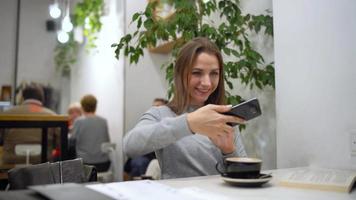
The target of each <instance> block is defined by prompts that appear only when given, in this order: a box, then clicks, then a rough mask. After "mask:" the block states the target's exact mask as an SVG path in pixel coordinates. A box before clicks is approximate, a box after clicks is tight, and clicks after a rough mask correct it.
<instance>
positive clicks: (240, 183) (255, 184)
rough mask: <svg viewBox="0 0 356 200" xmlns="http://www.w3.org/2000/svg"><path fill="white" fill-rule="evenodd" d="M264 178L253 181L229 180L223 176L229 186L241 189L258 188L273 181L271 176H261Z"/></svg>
mask: <svg viewBox="0 0 356 200" xmlns="http://www.w3.org/2000/svg"><path fill="white" fill-rule="evenodd" d="M261 176H263V178H251V179H249V178H248V179H243V178H229V177H225V176H221V178H222V179H223V180H224V181H225V182H226V183H229V184H232V185H236V186H241V187H258V186H261V185H262V184H265V183H267V182H268V181H270V180H271V179H272V176H271V175H266V174H261Z"/></svg>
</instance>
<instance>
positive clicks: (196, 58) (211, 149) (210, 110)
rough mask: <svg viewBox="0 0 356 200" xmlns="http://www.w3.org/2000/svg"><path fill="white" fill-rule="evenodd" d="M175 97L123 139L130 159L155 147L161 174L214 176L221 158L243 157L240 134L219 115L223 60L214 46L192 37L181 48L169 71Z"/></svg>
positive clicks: (153, 110) (223, 109)
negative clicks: (171, 69) (171, 71)
mask: <svg viewBox="0 0 356 200" xmlns="http://www.w3.org/2000/svg"><path fill="white" fill-rule="evenodd" d="M174 87H175V88H174V91H175V93H174V96H173V99H172V101H170V102H169V103H168V104H167V106H160V107H152V108H151V109H150V110H148V111H147V112H146V113H145V114H143V116H142V117H141V119H140V121H139V122H138V124H137V125H136V126H135V127H134V128H133V129H132V130H131V131H129V132H128V134H126V136H125V138H124V152H125V153H126V154H127V155H128V156H129V157H135V156H138V155H143V154H146V153H148V152H151V151H155V153H156V156H157V158H158V161H159V164H160V167H161V170H162V172H161V173H162V178H164V179H167V178H179V177H190V176H203V175H212V174H217V171H216V169H215V165H216V163H217V162H223V159H224V158H225V157H230V156H246V152H245V150H244V147H243V144H242V141H241V138H240V136H239V134H238V133H236V134H235V131H237V130H235V129H234V128H233V127H231V126H229V125H227V124H226V123H228V122H235V123H240V124H241V123H243V120H242V119H240V118H237V117H234V116H228V115H223V114H221V113H224V112H227V111H229V110H230V109H231V106H227V105H224V103H225V102H224V95H225V89H224V79H223V59H222V56H221V53H220V51H219V50H218V48H217V47H216V45H215V44H213V43H212V42H210V41H209V40H208V39H206V38H195V39H193V40H192V41H190V42H188V43H187V44H186V45H184V46H183V47H182V49H181V50H180V52H179V54H178V57H177V61H176V65H175V71H174Z"/></svg>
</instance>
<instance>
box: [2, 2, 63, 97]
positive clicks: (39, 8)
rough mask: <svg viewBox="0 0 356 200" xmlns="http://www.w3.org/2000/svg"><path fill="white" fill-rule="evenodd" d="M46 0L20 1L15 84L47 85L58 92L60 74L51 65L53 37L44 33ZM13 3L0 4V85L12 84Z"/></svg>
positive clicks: (13, 62)
mask: <svg viewBox="0 0 356 200" xmlns="http://www.w3.org/2000/svg"><path fill="white" fill-rule="evenodd" d="M50 2H51V1H50V0H26V1H21V8H20V24H19V49H18V72H17V84H20V83H21V82H23V81H26V82H31V81H35V82H39V83H42V84H50V85H51V86H52V87H53V88H55V89H57V90H60V87H61V86H60V75H59V73H57V72H56V70H55V67H54V62H53V55H54V54H53V49H54V47H55V44H56V34H55V33H54V32H47V31H46V20H47V19H49V18H50V17H49V14H48V5H49V3H50ZM16 17H17V1H11V0H1V1H0V27H1V28H0V35H1V37H0V69H1V71H0V85H2V84H13V80H14V65H15V44H16V43H15V40H16Z"/></svg>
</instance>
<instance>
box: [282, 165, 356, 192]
mask: <svg viewBox="0 0 356 200" xmlns="http://www.w3.org/2000/svg"><path fill="white" fill-rule="evenodd" d="M355 181H356V170H339V169H324V168H299V169H295V170H291V171H290V172H288V173H286V174H285V175H284V176H283V177H282V178H281V179H280V182H279V184H280V185H282V186H288V187H299V188H305V189H319V190H329V191H338V192H351V190H352V188H353V186H354V184H355Z"/></svg>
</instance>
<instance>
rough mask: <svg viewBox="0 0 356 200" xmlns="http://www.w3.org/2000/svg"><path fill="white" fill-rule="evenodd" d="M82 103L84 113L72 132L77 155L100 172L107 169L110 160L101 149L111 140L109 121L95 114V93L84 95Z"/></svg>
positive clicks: (75, 123) (77, 120)
mask: <svg viewBox="0 0 356 200" xmlns="http://www.w3.org/2000/svg"><path fill="white" fill-rule="evenodd" d="M80 104H81V106H82V108H83V112H84V113H83V114H84V115H83V116H81V117H79V118H77V119H76V120H75V122H74V125H73V132H72V134H73V136H72V137H73V138H72V139H73V140H74V141H75V149H76V155H77V157H78V158H82V159H83V162H84V163H85V164H89V165H94V166H95V167H96V169H97V171H98V172H102V171H107V170H108V169H109V167H110V160H109V157H108V155H107V154H106V153H103V152H102V151H101V144H102V143H105V142H109V141H110V138H109V131H108V125H107V121H106V119H104V118H102V117H100V116H98V115H96V114H95V111H96V104H97V100H96V98H95V97H94V96H93V95H85V96H83V97H82V99H81V101H80Z"/></svg>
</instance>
